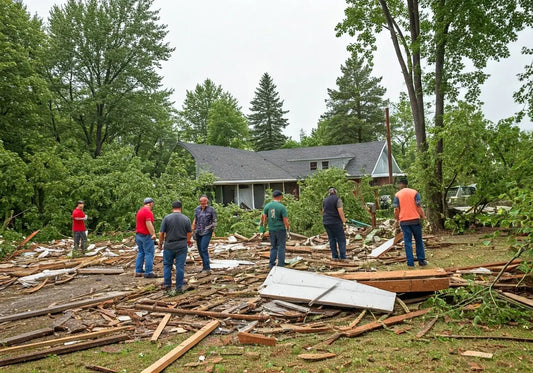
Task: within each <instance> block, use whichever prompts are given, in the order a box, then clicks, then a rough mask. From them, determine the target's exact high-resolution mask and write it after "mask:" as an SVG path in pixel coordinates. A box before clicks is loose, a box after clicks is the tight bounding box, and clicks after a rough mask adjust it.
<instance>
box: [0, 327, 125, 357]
mask: <svg viewBox="0 0 533 373" xmlns="http://www.w3.org/2000/svg"><path fill="white" fill-rule="evenodd" d="M132 328H133V327H132V326H121V327H118V328H110V329H105V330H99V331H97V332H91V333H85V334H78V335H70V336H68V337H62V338H56V339H50V340H48V341H41V342H35V343H30V344H25V345H20V346H13V347H7V348H2V349H0V353H6V352H15V351H19V350H27V349H30V348H36V347H44V346H47V347H49V346H54V345H58V344H61V343H65V342H71V341H81V340H84V339H92V338H96V337H100V336H103V335H106V334H111V333H115V332H119V331H123V330H130V329H132Z"/></svg>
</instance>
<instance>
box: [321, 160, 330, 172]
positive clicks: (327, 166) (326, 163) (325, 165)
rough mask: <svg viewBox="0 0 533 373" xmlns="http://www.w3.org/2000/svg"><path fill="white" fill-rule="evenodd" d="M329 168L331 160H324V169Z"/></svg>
mask: <svg viewBox="0 0 533 373" xmlns="http://www.w3.org/2000/svg"><path fill="white" fill-rule="evenodd" d="M328 168H329V161H322V169H323V170H327V169H328Z"/></svg>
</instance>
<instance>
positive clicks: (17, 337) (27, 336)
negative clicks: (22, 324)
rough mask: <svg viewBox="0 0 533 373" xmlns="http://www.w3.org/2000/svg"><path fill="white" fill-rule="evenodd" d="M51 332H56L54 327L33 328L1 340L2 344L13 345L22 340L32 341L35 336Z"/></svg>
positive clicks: (42, 335)
mask: <svg viewBox="0 0 533 373" xmlns="http://www.w3.org/2000/svg"><path fill="white" fill-rule="evenodd" d="M50 334H54V328H44V329H38V330H33V331H31V332H27V333H23V334H19V335H15V336H13V337H9V338H6V339H2V340H0V345H1V346H13V345H16V344H19V343H22V342H26V341H31V340H32V339H35V338H40V337H44V336H47V335H50Z"/></svg>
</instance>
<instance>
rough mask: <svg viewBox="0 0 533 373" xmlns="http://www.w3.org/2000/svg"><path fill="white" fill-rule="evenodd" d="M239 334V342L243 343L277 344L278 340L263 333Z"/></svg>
mask: <svg viewBox="0 0 533 373" xmlns="http://www.w3.org/2000/svg"><path fill="white" fill-rule="evenodd" d="M237 336H238V337H239V342H240V343H242V344H251V345H265V346H275V345H276V342H277V341H276V338H274V337H267V336H264V335H263V334H252V333H246V332H239V334H237Z"/></svg>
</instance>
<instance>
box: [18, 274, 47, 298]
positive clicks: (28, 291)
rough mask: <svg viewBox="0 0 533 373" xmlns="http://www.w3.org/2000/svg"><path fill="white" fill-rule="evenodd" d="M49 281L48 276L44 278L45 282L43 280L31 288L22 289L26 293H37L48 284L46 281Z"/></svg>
mask: <svg viewBox="0 0 533 373" xmlns="http://www.w3.org/2000/svg"><path fill="white" fill-rule="evenodd" d="M47 282H48V277H47V278H45V279H44V281H43V282H41V283H40V284H39V285H37V286H35V287H33V288H31V289H26V290H22V292H23V293H26V294H31V293H35V292H36V291H38V290H40V289H41V288H42V287H43V286H44V285H46V283H47Z"/></svg>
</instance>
